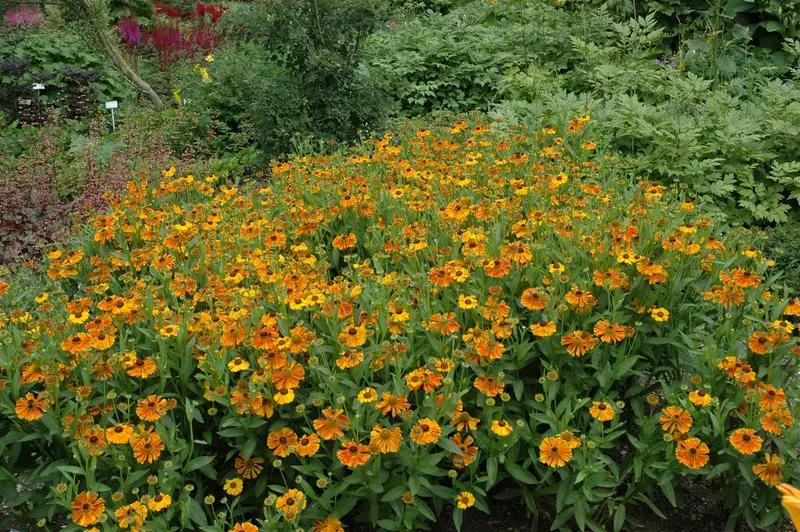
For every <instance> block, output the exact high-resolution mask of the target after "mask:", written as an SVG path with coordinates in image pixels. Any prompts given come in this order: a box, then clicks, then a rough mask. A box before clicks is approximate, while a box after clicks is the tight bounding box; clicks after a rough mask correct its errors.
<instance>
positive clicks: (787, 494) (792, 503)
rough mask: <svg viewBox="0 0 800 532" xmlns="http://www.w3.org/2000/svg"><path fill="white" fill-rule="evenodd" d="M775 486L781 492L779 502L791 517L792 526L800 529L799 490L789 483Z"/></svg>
mask: <svg viewBox="0 0 800 532" xmlns="http://www.w3.org/2000/svg"><path fill="white" fill-rule="evenodd" d="M777 488H778V491H780V492H781V493H782V494H783V497H781V504H782V505H783V507H784V508H785V509H786V511H787V512H788V513H789V516H790V517H791V518H792V522H793V523H794V527H795V528H796V529H797V530H800V490H799V489H797V488H795V487H794V486H790V485H789V484H781V485H779V486H777Z"/></svg>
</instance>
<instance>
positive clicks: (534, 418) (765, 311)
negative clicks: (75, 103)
mask: <svg viewBox="0 0 800 532" xmlns="http://www.w3.org/2000/svg"><path fill="white" fill-rule="evenodd" d="M590 121H591V118H590V117H589V116H576V117H573V119H572V120H570V121H569V122H567V123H565V124H557V123H554V124H552V125H551V126H550V127H548V128H544V129H537V130H529V129H525V128H522V129H516V130H515V131H513V132H512V133H506V132H503V131H502V130H498V131H496V130H494V129H493V127H492V125H491V124H489V123H482V122H480V121H479V120H477V121H476V120H470V121H469V122H459V123H455V124H452V125H451V126H449V127H448V128H445V129H440V130H434V131H430V130H403V131H400V132H399V133H398V134H397V135H396V136H392V135H387V136H385V137H384V138H382V139H379V140H376V141H372V142H368V143H365V144H363V145H361V146H358V147H356V148H354V149H352V150H349V151H348V152H345V153H342V154H338V155H331V156H314V157H302V158H295V159H292V160H291V161H288V162H285V163H279V164H276V165H275V166H274V167H273V169H272V175H273V178H272V181H270V182H269V184H265V185H263V186H262V185H251V187H250V188H237V187H234V186H231V185H219V184H217V183H216V182H215V179H214V178H213V177H205V176H187V175H172V174H173V172H166V173H165V176H164V177H163V180H162V181H161V182H160V183H157V184H154V185H149V184H148V183H147V181H145V180H142V181H137V182H132V183H131V184H130V185H129V187H128V192H127V194H126V195H124V196H122V197H120V198H118V199H113V200H112V201H111V210H110V211H109V212H107V213H104V214H101V215H98V216H97V217H96V218H94V219H93V220H92V221H91V223H90V224H87V225H85V226H84V227H83V229H82V230H81V231H80V232H79V235H78V236H76V239H77V240H76V241H75V243H74V244H71V245H67V246H63V247H60V248H58V249H56V250H53V251H51V252H50V253H49V254H48V256H47V260H46V261H45V263H44V265H43V268H45V269H46V271H47V281H46V283H47V287H46V289H45V292H43V293H37V294H34V293H30V292H26V291H25V285H21V286H19V287H16V286H15V285H13V284H10V285H8V284H6V283H4V284H3V285H2V290H3V292H4V296H3V300H2V302H3V306H4V308H5V309H6V310H5V314H4V319H3V322H2V323H3V329H2V334H3V348H2V355H1V356H2V364H1V365H0V367H2V368H3V369H2V371H3V372H4V376H3V377H2V381H0V382H2V390H0V409H2V412H3V416H2V417H0V423H1V424H2V428H3V433H4V434H5V436H4V437H3V438H2V439H0V442H1V444H2V446H3V447H2V448H3V457H4V466H3V467H4V469H3V475H4V480H3V481H2V484H0V488H1V489H2V490H3V491H2V493H3V495H4V497H5V498H6V499H9V500H16V501H18V502H17V505H18V506H19V507H22V508H26V511H27V512H29V516H30V518H31V519H32V520H33V521H36V520H39V519H42V520H43V521H41V524H42V525H43V526H44V527H45V528H46V527H47V526H48V525H47V523H48V522H49V521H50V520H53V519H56V518H57V516H66V517H68V518H69V519H70V520H71V524H70V525H69V527H68V528H67V529H68V530H78V529H80V528H81V527H96V528H98V529H103V528H105V529H107V530H112V529H119V528H143V529H147V528H154V529H167V528H168V527H170V526H178V527H187V528H195V529H201V530H209V531H211V530H255V529H256V528H257V527H262V529H267V530H295V529H297V528H298V527H299V528H304V529H306V528H307V529H316V530H339V529H340V526H341V525H340V522H341V521H345V522H350V523H352V522H365V523H369V524H370V525H371V526H373V527H379V528H381V529H386V530H400V529H407V528H415V527H425V526H430V525H431V524H432V523H433V522H434V521H435V520H436V519H437V516H438V515H439V514H440V512H441V511H442V510H443V509H444V507H445V506H449V507H451V508H452V511H451V514H452V520H453V522H454V525H455V527H456V528H459V527H460V526H461V524H462V522H463V521H464V519H465V517H464V516H465V513H471V512H476V511H488V509H489V505H490V502H489V500H487V493H488V492H489V491H490V490H491V489H492V488H493V487H494V486H496V485H500V484H502V485H503V486H506V487H505V488H504V489H506V490H511V491H509V492H508V493H510V494H511V496H514V497H516V498H517V499H519V500H521V501H524V503H525V504H526V506H527V507H528V509H529V510H530V511H531V512H532V514H533V515H534V516H535V518H537V519H548V520H550V521H551V522H552V526H553V528H556V529H558V528H562V529H574V528H576V527H577V528H581V529H584V528H590V529H594V530H601V529H614V530H620V529H622V528H623V527H624V526H625V525H626V522H629V521H630V519H631V518H632V517H631V516H634V517H633V518H634V519H635V516H636V510H635V509H636V508H637V507H642V508H648V509H649V510H650V511H652V512H654V513H655V514H660V513H662V510H661V509H660V508H659V505H661V503H659V505H657V504H656V502H655V501H659V500H661V498H662V497H663V500H664V501H667V502H666V503H665V504H670V505H677V504H678V503H679V501H682V504H684V505H686V504H688V505H691V504H692V503H691V502H689V501H688V500H684V498H683V496H682V493H681V491H680V487H681V483H680V479H681V478H682V477H686V476H691V477H693V478H696V479H697V480H698V481H702V482H704V483H707V485H708V486H713V490H714V492H715V493H716V498H718V499H719V500H720V502H721V504H723V505H724V506H725V507H726V508H727V509H728V512H729V515H730V518H729V520H728V525H729V526H731V527H732V526H735V524H736V522H737V521H738V520H739V519H741V520H743V521H744V522H746V523H748V524H749V525H750V526H752V527H770V526H772V524H774V523H775V522H776V521H778V520H779V519H780V517H781V509H780V506H779V502H778V492H777V490H775V489H774V488H773V486H775V485H776V484H779V483H780V482H789V483H791V482H793V481H796V479H797V477H798V461H797V452H796V448H797V440H798V430H799V429H798V427H797V425H796V424H795V423H794V419H795V416H796V412H794V411H793V409H794V408H795V404H796V403H795V401H796V390H797V386H796V381H797V365H798V351H799V349H798V348H797V346H796V342H795V336H794V330H795V325H794V320H795V318H794V317H795V316H796V315H798V314H799V313H800V304H798V302H797V300H795V299H791V298H789V297H788V295H786V294H782V293H779V292H778V291H775V290H773V289H772V288H771V285H772V284H773V274H772V273H771V272H770V267H769V261H767V260H766V259H764V258H763V257H762V256H761V254H760V252H759V251H758V250H757V249H756V248H754V247H753V245H752V244H751V240H750V237H749V234H748V233H747V232H742V231H738V230H732V231H727V232H726V231H722V230H721V229H720V227H719V226H718V224H717V223H716V222H715V220H714V219H713V218H712V217H709V216H708V215H707V214H706V213H704V212H703V211H702V210H701V209H700V208H699V207H698V206H697V205H696V204H695V203H694V202H692V201H690V200H689V198H687V197H686V196H685V192H684V190H683V189H681V188H680V187H664V186H662V185H659V184H656V183H652V182H646V181H639V182H635V181H634V182H633V183H631V181H630V180H629V179H626V176H627V175H628V173H629V172H630V171H631V169H630V167H629V165H627V164H623V163H620V162H619V161H618V160H616V159H615V158H613V157H610V156H604V155H603V154H602V153H598V152H597V150H596V147H595V143H594V142H593V141H592V139H591V138H587V137H586V136H585V133H586V124H587V123H588V122H590ZM19 473H23V474H24V475H25V478H26V480H27V484H26V485H27V487H28V489H27V490H25V491H24V492H23V493H22V494H21V495H19V496H17V495H16V491H15V490H16V480H15V478H16V475H17V474H19ZM12 494H13V495H14V497H16V499H14V498H13V497H10V495H12ZM28 502H31V503H33V504H32V505H30V506H27V504H26V503H28Z"/></svg>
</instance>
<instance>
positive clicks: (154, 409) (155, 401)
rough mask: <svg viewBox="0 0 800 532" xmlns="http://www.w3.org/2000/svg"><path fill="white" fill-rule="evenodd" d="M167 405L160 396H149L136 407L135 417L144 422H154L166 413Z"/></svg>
mask: <svg viewBox="0 0 800 532" xmlns="http://www.w3.org/2000/svg"><path fill="white" fill-rule="evenodd" d="M168 408H169V403H168V402H167V400H166V399H164V398H162V397H161V396H160V395H150V396H148V397H147V398H146V399H142V400H140V401H139V402H138V403H137V405H136V415H137V416H139V417H140V418H141V419H142V420H144V421H156V420H158V419H161V418H162V417H163V416H164V415H166V413H167V409H168Z"/></svg>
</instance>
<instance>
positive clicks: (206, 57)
mask: <svg viewBox="0 0 800 532" xmlns="http://www.w3.org/2000/svg"><path fill="white" fill-rule="evenodd" d="M203 59H205V60H206V63H213V62H214V55H213V54H208V55H207V56H205V57H204V58H203Z"/></svg>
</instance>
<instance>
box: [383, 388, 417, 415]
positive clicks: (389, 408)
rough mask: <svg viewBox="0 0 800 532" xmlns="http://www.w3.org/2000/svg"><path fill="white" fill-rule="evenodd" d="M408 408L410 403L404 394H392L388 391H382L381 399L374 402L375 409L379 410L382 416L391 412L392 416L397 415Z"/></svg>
mask: <svg viewBox="0 0 800 532" xmlns="http://www.w3.org/2000/svg"><path fill="white" fill-rule="evenodd" d="M410 409H411V403H409V402H408V398H407V397H406V396H404V395H392V394H390V393H389V392H383V395H382V396H381V400H380V401H378V402H377V403H375V410H380V412H381V414H383V415H384V416H386V415H389V414H391V415H392V417H397V416H399V415H400V414H402V413H403V412H408V411H409V410H410Z"/></svg>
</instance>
